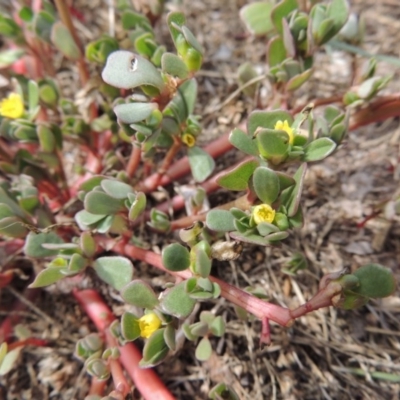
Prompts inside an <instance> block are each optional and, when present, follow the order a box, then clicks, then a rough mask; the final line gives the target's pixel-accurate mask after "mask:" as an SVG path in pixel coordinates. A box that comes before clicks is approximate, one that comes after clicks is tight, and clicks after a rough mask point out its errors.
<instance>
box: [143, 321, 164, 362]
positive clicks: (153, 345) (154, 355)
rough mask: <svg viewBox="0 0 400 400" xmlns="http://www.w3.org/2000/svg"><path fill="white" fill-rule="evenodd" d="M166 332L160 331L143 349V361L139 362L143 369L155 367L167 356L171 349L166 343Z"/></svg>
mask: <svg viewBox="0 0 400 400" xmlns="http://www.w3.org/2000/svg"><path fill="white" fill-rule="evenodd" d="M164 330H165V328H163V329H158V330H157V331H155V332H154V333H153V334H152V335H151V336H150V337H149V338H148V339H147V341H146V343H145V345H144V347H143V359H142V360H140V362H139V366H140V367H141V368H149V367H154V366H155V365H157V364H159V363H160V362H161V361H162V360H163V359H164V358H165V357H166V356H167V354H168V351H169V348H168V346H167V344H166V343H165V339H164Z"/></svg>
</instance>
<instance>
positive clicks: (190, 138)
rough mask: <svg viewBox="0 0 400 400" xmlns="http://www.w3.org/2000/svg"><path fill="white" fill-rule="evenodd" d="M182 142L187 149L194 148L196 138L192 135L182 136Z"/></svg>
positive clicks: (185, 134)
mask: <svg viewBox="0 0 400 400" xmlns="http://www.w3.org/2000/svg"><path fill="white" fill-rule="evenodd" d="M182 142H183V143H185V144H186V146H187V147H193V146H194V145H195V144H196V137H195V136H193V135H192V134H190V133H184V134H183V135H182Z"/></svg>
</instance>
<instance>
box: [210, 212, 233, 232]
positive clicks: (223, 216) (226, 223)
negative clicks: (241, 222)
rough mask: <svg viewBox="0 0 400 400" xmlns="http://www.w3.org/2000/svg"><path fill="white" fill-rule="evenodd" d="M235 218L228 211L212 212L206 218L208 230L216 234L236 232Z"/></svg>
mask: <svg viewBox="0 0 400 400" xmlns="http://www.w3.org/2000/svg"><path fill="white" fill-rule="evenodd" d="M234 221H235V217H234V216H233V215H232V214H231V213H230V212H229V211H227V210H211V211H209V212H208V214H207V217H206V225H207V227H208V228H210V229H212V230H213V231H216V232H229V231H233V230H235V225H234Z"/></svg>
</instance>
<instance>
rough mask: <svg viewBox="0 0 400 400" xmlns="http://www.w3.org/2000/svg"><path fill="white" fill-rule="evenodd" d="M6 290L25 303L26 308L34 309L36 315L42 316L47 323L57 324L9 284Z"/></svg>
mask: <svg viewBox="0 0 400 400" xmlns="http://www.w3.org/2000/svg"><path fill="white" fill-rule="evenodd" d="M7 290H8V291H9V292H11V293H12V295H13V296H15V297H16V298H17V299H18V300H19V301H20V302H21V303H23V304H25V305H26V306H27V307H28V308H30V309H31V310H32V311H34V312H35V313H36V314H37V315H39V316H40V317H42V318H43V319H44V320H46V321H47V322H48V323H50V324H53V325H58V323H57V321H55V320H54V319H53V318H51V317H49V316H48V315H47V314H45V313H44V312H43V311H42V310H41V309H40V308H39V307H36V306H35V305H34V304H33V303H32V301H30V300H29V299H27V298H26V297H25V296H23V295H22V294H21V293H19V292H17V291H16V290H15V289H14V288H12V287H11V286H7Z"/></svg>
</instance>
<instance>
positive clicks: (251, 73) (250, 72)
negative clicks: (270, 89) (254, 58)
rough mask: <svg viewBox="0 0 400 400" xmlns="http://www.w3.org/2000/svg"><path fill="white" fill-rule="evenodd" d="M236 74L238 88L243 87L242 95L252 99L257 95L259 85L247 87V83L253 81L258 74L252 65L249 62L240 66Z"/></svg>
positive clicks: (254, 84)
mask: <svg viewBox="0 0 400 400" xmlns="http://www.w3.org/2000/svg"><path fill="white" fill-rule="evenodd" d="M237 74H238V81H239V84H240V86H244V87H243V88H242V90H243V93H244V94H245V95H246V96H249V97H251V98H254V96H255V95H256V93H257V89H258V86H259V83H257V82H255V83H253V84H251V85H250V86H249V85H247V83H248V82H250V81H251V80H253V79H255V78H256V77H257V76H258V73H257V71H256V70H255V68H254V67H253V65H252V64H251V63H249V62H246V63H244V64H241V65H240V67H239V68H238V71H237ZM245 85H246V86H245Z"/></svg>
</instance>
